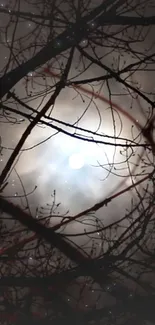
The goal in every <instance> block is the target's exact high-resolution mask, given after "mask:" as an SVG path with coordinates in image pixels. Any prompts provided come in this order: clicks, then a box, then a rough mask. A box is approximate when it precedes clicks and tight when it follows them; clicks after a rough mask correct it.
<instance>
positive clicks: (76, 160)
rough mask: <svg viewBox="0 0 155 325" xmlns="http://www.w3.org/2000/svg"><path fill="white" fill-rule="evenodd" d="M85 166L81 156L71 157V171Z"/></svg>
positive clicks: (74, 155)
mask: <svg viewBox="0 0 155 325" xmlns="http://www.w3.org/2000/svg"><path fill="white" fill-rule="evenodd" d="M84 164H85V162H84V158H83V157H82V155H80V154H73V155H71V156H70V157H69V166H70V168H71V169H81V168H82V167H83V166H84Z"/></svg>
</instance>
